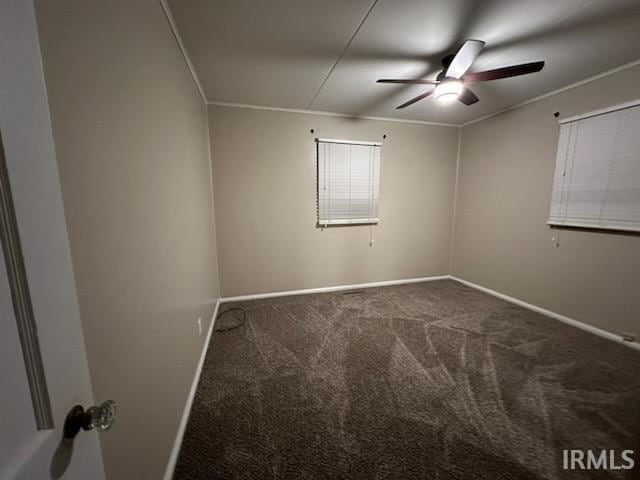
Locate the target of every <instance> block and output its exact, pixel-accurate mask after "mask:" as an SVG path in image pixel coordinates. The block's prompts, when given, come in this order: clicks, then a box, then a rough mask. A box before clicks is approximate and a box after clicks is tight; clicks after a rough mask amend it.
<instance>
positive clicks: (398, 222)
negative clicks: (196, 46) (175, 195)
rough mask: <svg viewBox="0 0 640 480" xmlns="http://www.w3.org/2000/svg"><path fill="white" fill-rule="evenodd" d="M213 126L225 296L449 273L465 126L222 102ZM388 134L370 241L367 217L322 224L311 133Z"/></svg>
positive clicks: (373, 137) (365, 137) (350, 136)
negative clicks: (460, 141) (345, 223)
mask: <svg viewBox="0 0 640 480" xmlns="http://www.w3.org/2000/svg"><path fill="white" fill-rule="evenodd" d="M209 124H210V127H211V144H212V161H213V172H214V192H215V200H216V220H217V231H218V251H219V255H220V281H221V284H222V294H223V296H233V295H243V294H253V293H261V292H277V291H282V290H293V289H302V288H313V287H323V286H332V285H343V284H353V283H363V282H373V281H381V280H393V279H402V278H413V277H423V276H431V275H446V274H447V273H448V268H449V246H450V226H451V213H452V200H453V186H454V177H455V163H456V154H457V135H458V130H459V129H457V128H451V127H439V126H429V125H417V124H409V123H397V122H382V121H373V120H354V119H349V118H344V117H335V116H324V115H309V114H299V113H288V112H275V111H265V110H253V109H245V108H229V107H218V106H215V107H214V106H211V107H210V108H209ZM310 129H314V130H315V134H311V133H310ZM383 134H386V135H387V139H386V140H385V141H384V146H383V147H382V167H381V171H382V175H381V183H380V219H381V220H380V224H379V225H378V226H374V227H373V234H374V239H375V243H374V245H373V247H369V234H370V227H368V226H347V227H332V228H326V229H324V230H322V229H320V228H316V221H317V217H316V156H315V142H314V138H315V137H318V136H319V137H327V138H345V139H357V140H372V141H379V140H382V135H383Z"/></svg>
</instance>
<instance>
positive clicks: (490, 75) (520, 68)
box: [463, 62, 544, 83]
mask: <svg viewBox="0 0 640 480" xmlns="http://www.w3.org/2000/svg"><path fill="white" fill-rule="evenodd" d="M542 67H544V62H531V63H522V64H520V65H511V66H510V67H502V68H496V69H495V70H486V71H484V72H475V73H468V74H467V75H465V76H464V78H463V80H464V81H465V82H468V83H470V82H487V81H489V80H498V79H500V78H508V77H517V76H518V75H526V74H528V73H535V72H539V71H540V70H542Z"/></svg>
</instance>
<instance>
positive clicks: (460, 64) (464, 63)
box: [445, 40, 484, 78]
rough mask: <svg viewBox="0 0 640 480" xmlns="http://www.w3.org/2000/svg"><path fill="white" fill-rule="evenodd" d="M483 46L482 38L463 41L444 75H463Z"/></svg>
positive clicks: (458, 76)
mask: <svg viewBox="0 0 640 480" xmlns="http://www.w3.org/2000/svg"><path fill="white" fill-rule="evenodd" d="M483 48H484V42H483V41H482V40H467V41H466V42H464V44H463V45H462V47H460V50H458V53H456V55H455V56H454V57H453V60H451V63H450V64H449V67H447V73H445V77H451V78H460V77H462V75H464V74H465V73H466V72H467V70H469V67H471V64H472V63H473V62H474V61H475V59H476V58H478V55H480V51H481V50H482V49H483Z"/></svg>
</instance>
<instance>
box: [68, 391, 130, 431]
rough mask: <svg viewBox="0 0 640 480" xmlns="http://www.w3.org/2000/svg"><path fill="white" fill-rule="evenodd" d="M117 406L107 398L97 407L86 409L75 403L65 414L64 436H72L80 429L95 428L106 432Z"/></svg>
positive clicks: (114, 418) (112, 420)
mask: <svg viewBox="0 0 640 480" xmlns="http://www.w3.org/2000/svg"><path fill="white" fill-rule="evenodd" d="M117 412H118V408H117V405H116V402H114V401H113V400H107V401H106V402H104V403H102V404H101V405H98V406H97V407H95V406H94V407H89V408H87V409H86V410H85V409H84V408H82V406H81V405H76V406H75V407H73V408H72V409H71V411H70V412H69V413H68V414H67V418H66V420H65V422H64V438H66V439H68V440H70V439H72V438H74V437H75V436H76V435H77V434H78V432H79V431H80V429H82V430H93V429H95V430H97V431H98V432H106V431H107V430H109V429H110V428H111V426H112V425H113V423H114V422H115V420H116V414H117Z"/></svg>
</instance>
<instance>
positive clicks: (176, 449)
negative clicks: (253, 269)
mask: <svg viewBox="0 0 640 480" xmlns="http://www.w3.org/2000/svg"><path fill="white" fill-rule="evenodd" d="M220 303H222V302H221V301H220V299H218V301H217V302H216V307H215V308H214V309H213V315H212V316H211V322H209V330H208V331H207V338H205V340H204V346H203V347H202V353H200V360H198V366H197V367H196V373H195V375H194V377H193V382H192V383H191V389H190V390H189V396H188V397H187V403H186V404H185V407H184V411H183V412H182V418H181V419H180V425H179V426H178V432H177V433H176V438H175V440H174V442H173V448H172V449H171V455H170V456H169V462H168V463H167V469H166V470H165V473H164V477H163V479H164V480H171V479H172V478H173V471H174V470H175V468H176V462H177V461H178V455H179V454H180V447H181V446H182V438H183V437H184V431H185V430H186V428H187V423H188V422H189V414H190V413H191V406H192V405H193V399H194V397H195V396H196V390H197V389H198V382H199V381H200V374H201V373H202V366H203V365H204V359H205V358H206V356H207V351H208V350H209V342H210V341H211V334H212V333H213V326H214V324H215V323H216V317H217V316H218V308H219V307H220Z"/></svg>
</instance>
